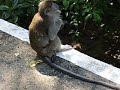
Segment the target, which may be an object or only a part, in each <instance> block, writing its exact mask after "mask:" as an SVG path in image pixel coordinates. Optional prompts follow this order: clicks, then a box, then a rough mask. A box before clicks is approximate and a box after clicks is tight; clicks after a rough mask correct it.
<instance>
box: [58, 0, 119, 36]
mask: <svg viewBox="0 0 120 90" xmlns="http://www.w3.org/2000/svg"><path fill="white" fill-rule="evenodd" d="M56 2H57V3H58V4H59V5H61V10H62V12H63V13H64V14H63V15H64V16H63V17H64V19H65V20H67V21H68V22H69V23H70V27H71V30H70V32H71V31H72V34H73V36H75V37H77V38H79V36H80V35H82V34H80V32H81V31H82V30H86V29H88V26H92V25H94V27H96V26H97V27H98V28H100V26H101V25H103V24H105V25H104V27H108V25H109V23H108V22H109V20H108V22H106V19H107V18H111V19H112V20H118V19H120V8H119V9H118V6H119V5H120V3H119V2H117V1H114V0H56ZM116 3H117V4H118V5H116ZM106 17H107V18H106ZM94 27H93V28H94ZM109 27H111V25H110V26H109ZM111 28H112V27H111ZM104 29H105V28H104ZM76 32H77V34H76ZM78 32H79V34H78Z"/></svg>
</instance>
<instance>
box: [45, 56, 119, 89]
mask: <svg viewBox="0 0 120 90" xmlns="http://www.w3.org/2000/svg"><path fill="white" fill-rule="evenodd" d="M43 62H45V63H46V64H47V65H49V66H50V67H52V68H54V69H56V70H58V71H60V72H63V73H64V74H66V75H68V76H70V77H73V78H75V79H79V80H82V81H85V82H89V83H93V84H97V85H102V86H105V87H108V88H111V89H114V90H120V87H117V86H115V85H111V84H108V83H105V82H101V81H95V80H91V79H89V78H86V77H83V76H80V75H78V74H76V73H73V72H71V71H69V70H67V69H64V68H62V67H60V66H58V65H57V64H55V63H52V62H51V60H50V59H49V58H48V57H45V58H44V60H43Z"/></svg>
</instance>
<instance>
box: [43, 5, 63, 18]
mask: <svg viewBox="0 0 120 90" xmlns="http://www.w3.org/2000/svg"><path fill="white" fill-rule="evenodd" d="M45 14H46V15H47V16H48V17H53V18H55V17H59V16H60V14H61V11H60V10H59V6H58V5H57V4H56V3H52V6H51V8H47V9H46V10H45Z"/></svg>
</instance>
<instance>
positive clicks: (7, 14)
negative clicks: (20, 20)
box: [2, 12, 10, 19]
mask: <svg viewBox="0 0 120 90" xmlns="http://www.w3.org/2000/svg"><path fill="white" fill-rule="evenodd" d="M2 17H3V19H8V18H9V17H10V13H8V12H3V14H2Z"/></svg>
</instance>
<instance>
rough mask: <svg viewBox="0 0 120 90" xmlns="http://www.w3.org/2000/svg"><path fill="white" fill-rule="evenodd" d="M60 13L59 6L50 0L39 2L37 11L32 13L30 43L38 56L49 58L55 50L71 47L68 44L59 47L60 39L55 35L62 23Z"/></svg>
mask: <svg viewBox="0 0 120 90" xmlns="http://www.w3.org/2000/svg"><path fill="white" fill-rule="evenodd" d="M60 14H61V11H60V10H59V6H58V5H57V4H55V3H53V2H52V0H44V1H42V2H40V3H39V9H38V13H36V14H35V15H34V17H33V19H32V22H31V24H30V26H29V38H30V44H31V47H32V48H33V49H34V50H35V51H36V52H37V54H38V56H48V57H49V58H51V57H52V56H53V55H55V54H56V52H59V51H62V50H66V49H70V48H72V47H71V46H69V45H66V46H65V47H63V48H61V40H60V38H59V37H58V36H57V33H58V31H59V30H60V28H61V25H63V21H62V19H61V17H60Z"/></svg>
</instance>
